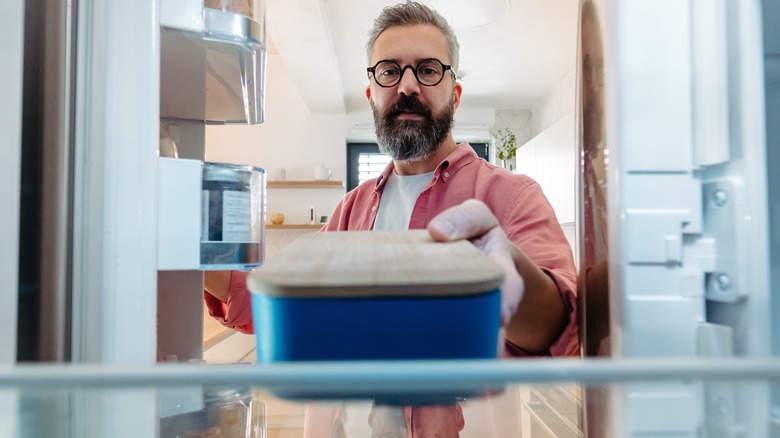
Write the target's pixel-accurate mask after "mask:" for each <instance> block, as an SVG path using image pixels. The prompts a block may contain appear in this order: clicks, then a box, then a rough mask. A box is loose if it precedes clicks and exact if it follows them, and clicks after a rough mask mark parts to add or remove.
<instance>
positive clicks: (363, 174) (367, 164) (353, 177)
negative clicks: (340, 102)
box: [347, 143, 489, 191]
mask: <svg viewBox="0 0 780 438" xmlns="http://www.w3.org/2000/svg"><path fill="white" fill-rule="evenodd" d="M469 144H470V145H471V147H472V148H473V149H474V151H475V152H476V153H477V155H478V156H479V157H480V158H484V159H485V160H487V159H488V151H489V145H488V144H487V143H473V144H472V143H469ZM390 161H391V160H390V157H389V156H388V155H385V154H383V153H381V152H379V146H377V144H376V143H347V191H349V190H352V189H354V188H355V187H357V186H358V185H360V184H361V183H363V182H364V181H367V180H369V179H371V178H376V177H377V176H379V174H380V173H382V171H383V170H385V167H387V163H389V162H390Z"/></svg>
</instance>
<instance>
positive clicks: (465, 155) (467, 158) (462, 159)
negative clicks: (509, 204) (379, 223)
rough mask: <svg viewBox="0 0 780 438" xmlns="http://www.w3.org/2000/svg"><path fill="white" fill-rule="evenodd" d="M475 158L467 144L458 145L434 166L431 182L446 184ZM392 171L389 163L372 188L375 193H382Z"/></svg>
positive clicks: (391, 163)
mask: <svg viewBox="0 0 780 438" xmlns="http://www.w3.org/2000/svg"><path fill="white" fill-rule="evenodd" d="M477 158H479V157H477V153H476V152H474V149H473V148H472V147H471V145H470V144H468V142H463V143H461V144H459V145H458V147H457V148H455V150H454V151H452V153H451V154H449V155H448V156H447V158H445V159H444V160H442V162H441V163H439V165H438V166H436V170H434V173H433V180H434V181H435V180H437V179H438V178H444V181H445V182H446V181H447V180H448V179H449V178H450V177H451V176H452V175H454V174H455V172H457V171H458V169H460V168H462V167H463V166H465V165H467V164H469V163H471V162H472V161H474V160H476V159H477ZM393 169H395V163H394V162H393V161H390V163H389V164H388V165H387V167H385V170H383V171H382V173H381V174H380V175H379V177H377V179H376V185H375V186H374V190H375V191H382V188H383V187H384V186H385V183H387V178H388V177H389V176H390V172H392V171H393ZM445 170H446V172H445ZM443 172H444V173H443ZM442 175H443V176H442Z"/></svg>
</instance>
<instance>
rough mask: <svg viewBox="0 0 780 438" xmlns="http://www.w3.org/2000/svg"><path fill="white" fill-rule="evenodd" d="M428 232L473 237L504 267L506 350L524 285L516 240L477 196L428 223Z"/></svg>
mask: <svg viewBox="0 0 780 438" xmlns="http://www.w3.org/2000/svg"><path fill="white" fill-rule="evenodd" d="M428 232H429V233H430V234H431V237H432V238H433V240H435V241H437V242H447V241H452V240H460V239H469V240H471V242H472V243H474V245H476V246H477V247H478V248H479V249H481V250H482V251H483V252H484V253H485V254H487V255H488V256H489V257H490V258H491V259H493V260H494V261H495V262H496V263H498V265H499V266H501V268H502V269H503V271H504V282H503V284H502V285H501V333H500V339H499V341H500V342H501V343H500V344H499V346H500V348H499V351H501V352H503V340H504V335H505V328H506V326H507V325H508V324H509V322H510V321H511V319H512V317H513V316H514V315H515V313H516V312H517V306H518V305H519V304H520V300H521V299H522V297H523V289H524V285H523V279H522V278H521V277H520V274H518V272H517V268H516V267H515V261H514V259H513V251H514V248H515V246H514V244H513V243H512V242H510V241H509V239H507V237H506V234H504V231H503V230H502V229H501V227H500V226H499V225H498V220H497V219H496V217H495V216H493V213H492V212H491V211H490V209H489V208H488V207H487V205H485V204H484V203H483V202H481V201H478V200H476V199H469V200H467V201H465V202H463V203H462V204H460V205H456V206H454V207H451V208H448V209H447V210H445V211H443V212H441V213H440V214H439V215H437V216H436V217H434V218H433V219H432V220H431V221H430V223H429V224H428Z"/></svg>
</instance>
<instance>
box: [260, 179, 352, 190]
mask: <svg viewBox="0 0 780 438" xmlns="http://www.w3.org/2000/svg"><path fill="white" fill-rule="evenodd" d="M268 188H269V189H343V188H344V181H268Z"/></svg>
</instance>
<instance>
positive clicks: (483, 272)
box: [247, 230, 504, 298]
mask: <svg viewBox="0 0 780 438" xmlns="http://www.w3.org/2000/svg"><path fill="white" fill-rule="evenodd" d="M503 275H504V274H503V271H502V270H501V268H500V267H499V266H498V264H497V263H495V262H494V261H493V260H491V259H490V258H489V257H488V256H486V255H485V254H484V253H483V252H482V251H480V250H479V249H478V248H477V247H475V246H474V245H473V244H472V243H471V242H468V241H457V242H446V243H441V242H434V241H433V240H432V239H431V238H430V236H429V234H428V231H427V230H405V231H339V232H327V233H309V234H305V235H303V236H301V237H299V238H297V239H295V240H294V241H292V242H291V243H290V244H289V245H287V246H285V247H284V248H282V250H280V251H279V252H278V253H276V254H275V255H274V256H273V257H271V258H270V259H269V260H268V261H267V262H265V263H264V264H263V265H262V266H260V267H259V268H257V269H255V270H254V271H253V272H252V273H251V274H250V275H249V277H248V280H247V285H248V287H249V289H250V290H251V291H252V292H254V293H262V294H265V295H268V296H272V297H290V298H292V297H295V298H316V297H320V298H326V297H350V298H358V297H381V296H387V297H391V296H405V297H409V296H426V297H431V296H452V295H466V294H475V293H483V292H489V291H492V290H495V289H497V288H498V287H499V286H500V285H501V281H502V280H503Z"/></svg>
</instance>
